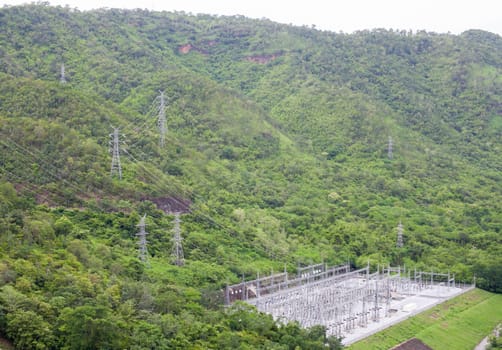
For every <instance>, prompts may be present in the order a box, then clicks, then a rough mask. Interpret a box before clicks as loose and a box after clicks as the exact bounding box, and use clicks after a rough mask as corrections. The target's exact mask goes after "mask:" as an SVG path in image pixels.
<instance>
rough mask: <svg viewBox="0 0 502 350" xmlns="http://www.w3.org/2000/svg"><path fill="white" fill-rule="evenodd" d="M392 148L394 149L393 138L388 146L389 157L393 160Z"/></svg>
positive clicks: (390, 138)
mask: <svg viewBox="0 0 502 350" xmlns="http://www.w3.org/2000/svg"><path fill="white" fill-rule="evenodd" d="M392 147H393V142H392V137H391V136H389V144H388V146H387V157H388V158H389V159H392V157H393V154H392Z"/></svg>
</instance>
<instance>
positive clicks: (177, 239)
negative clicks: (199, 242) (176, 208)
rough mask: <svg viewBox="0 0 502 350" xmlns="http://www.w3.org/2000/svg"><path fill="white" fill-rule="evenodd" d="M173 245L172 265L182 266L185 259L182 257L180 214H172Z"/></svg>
mask: <svg viewBox="0 0 502 350" xmlns="http://www.w3.org/2000/svg"><path fill="white" fill-rule="evenodd" d="M173 223H174V228H173V231H174V245H173V257H174V264H175V265H177V266H183V265H184V264H185V258H184V256H183V246H182V245H181V240H182V238H181V228H180V223H181V219H180V213H179V212H176V213H174V221H173Z"/></svg>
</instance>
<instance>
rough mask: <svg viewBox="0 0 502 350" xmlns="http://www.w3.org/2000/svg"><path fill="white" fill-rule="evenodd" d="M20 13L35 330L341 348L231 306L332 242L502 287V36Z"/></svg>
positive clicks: (5, 137) (12, 157) (5, 283)
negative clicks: (263, 280) (176, 261)
mask: <svg viewBox="0 0 502 350" xmlns="http://www.w3.org/2000/svg"><path fill="white" fill-rule="evenodd" d="M0 28H1V30H0V233H1V235H0V247H1V249H0V330H1V332H2V333H3V335H4V336H6V337H7V338H9V339H11V340H13V342H14V344H15V345H16V347H17V348H19V349H44V348H47V349H52V348H67V349H93V348H101V349H108V348H109V349H115V348H117V349H119V348H120V349H122V348H129V349H140V348H141V349H143V348H145V349H147V348H151V349H162V348H194V349H199V348H201V349H202V348H218V349H223V348H232V349H234V348H238V347H240V348H252V349H254V348H260V347H261V348H266V349H294V348H295V347H296V346H300V347H301V348H305V349H307V348H308V349H315V348H324V344H325V343H329V344H330V346H331V347H332V348H336V347H337V346H338V345H337V340H336V339H326V336H325V332H324V329H323V328H322V327H319V328H317V327H315V328H313V329H309V330H302V329H300V328H299V327H298V326H297V325H295V324H287V325H283V324H278V323H275V322H273V320H272V319H271V318H270V317H268V316H266V315H261V314H259V313H257V312H255V311H253V310H249V308H248V307H246V306H245V305H235V306H233V307H231V308H228V309H223V308H222V307H221V289H222V288H223V287H224V286H225V284H227V283H235V282H238V281H239V280H240V279H241V278H242V276H245V278H253V277H254V276H255V275H256V274H257V273H260V274H261V275H263V274H265V273H269V272H270V271H271V270H275V271H277V270H282V269H283V268H284V265H286V268H287V269H288V270H289V271H291V272H294V271H295V268H296V266H297V265H298V264H309V263H311V262H320V261H321V260H324V261H326V262H328V263H329V264H338V263H341V262H345V261H350V262H351V263H352V264H354V265H362V264H366V262H367V261H368V260H369V261H370V262H371V264H372V265H373V266H376V265H377V264H406V266H408V267H410V266H411V267H413V266H416V267H417V268H427V269H430V268H433V269H435V270H443V271H445V270H450V271H451V272H453V273H455V274H456V278H457V280H463V281H466V282H470V281H471V280H472V277H473V276H474V275H476V276H477V283H478V285H479V286H481V287H482V288H484V289H487V290H490V291H495V292H500V291H501V289H502V244H501V242H502V238H501V233H500V230H501V226H502V217H501V216H500V213H501V212H502V185H501V184H502V175H501V170H502V158H501V157H500V151H501V149H502V148H501V146H502V144H501V135H502V74H501V73H502V38H501V37H499V36H497V35H494V34H491V33H487V32H482V31H474V30H473V31H468V32H465V33H463V34H462V35H458V36H456V35H446V34H442V35H439V34H434V33H426V32H419V33H410V32H401V31H387V30H372V31H364V32H357V33H354V34H343V33H331V32H322V31H317V30H315V29H310V28H307V27H294V26H287V25H280V24H277V23H273V22H270V21H267V20H260V21H258V20H250V19H246V18H242V17H214V16H206V15H198V16H192V15H187V14H184V13H166V12H162V13H159V12H149V11H143V10H134V11H122V10H98V11H91V12H79V11H76V10H73V9H70V8H61V7H50V6H46V5H43V4H38V5H29V6H22V7H4V8H3V9H1V10H0ZM63 63H64V65H65V69H66V70H65V77H66V80H67V82H66V84H62V83H60V82H59V80H60V69H61V65H62V64H63ZM161 90H162V91H164V93H165V96H166V99H167V110H166V114H167V119H168V133H167V135H166V144H165V146H164V147H160V146H159V142H158V141H159V133H158V131H157V128H156V113H157V112H156V109H155V108H156V103H157V102H158V100H156V97H157V96H158V95H159V91H161ZM112 126H114V127H120V130H121V133H123V134H124V135H125V137H124V138H123V139H122V140H123V141H124V147H123V153H122V166H123V179H122V180H119V179H118V178H116V177H111V176H110V162H111V157H110V154H109V141H110V137H109V134H110V133H111V132H112ZM389 137H392V140H393V154H392V157H389V156H388V150H387V147H388V139H389ZM166 203H167V208H169V207H170V208H171V211H174V210H182V211H183V212H184V214H183V215H182V220H183V224H182V230H183V232H182V235H183V238H184V241H183V247H184V253H185V258H186V264H185V266H182V267H178V266H174V265H173V264H172V255H171V251H172V245H173V242H172V240H171V236H172V228H173V223H172V220H173V216H172V213H169V210H167V212H166V210H164V209H165V208H166V207H165V206H164V205H161V204H166ZM187 207H189V210H188V209H187ZM144 214H147V224H148V226H147V231H148V232H149V235H148V241H149V245H148V250H149V254H150V256H151V258H150V260H149V264H148V265H145V264H143V263H142V262H141V261H140V260H139V259H138V258H137V244H136V241H137V237H136V233H137V232H138V228H137V227H136V225H137V224H138V222H139V218H140V217H141V216H142V215H144ZM400 221H401V222H402V223H403V225H404V228H405V237H404V240H405V244H404V247H403V248H396V226H397V224H398V223H399V222H400ZM28 321H29V322H28ZM83 335H85V336H83ZM110 335H113V336H110Z"/></svg>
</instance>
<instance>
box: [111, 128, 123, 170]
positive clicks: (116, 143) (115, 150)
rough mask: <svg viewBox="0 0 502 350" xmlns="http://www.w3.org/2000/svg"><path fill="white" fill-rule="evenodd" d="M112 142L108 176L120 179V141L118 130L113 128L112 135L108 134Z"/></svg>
mask: <svg viewBox="0 0 502 350" xmlns="http://www.w3.org/2000/svg"><path fill="white" fill-rule="evenodd" d="M110 137H111V138H112V141H110V151H111V153H112V166H111V170H110V176H112V177H113V175H118V177H119V179H122V166H121V165H120V140H119V137H120V135H119V129H118V128H113V133H111V134H110Z"/></svg>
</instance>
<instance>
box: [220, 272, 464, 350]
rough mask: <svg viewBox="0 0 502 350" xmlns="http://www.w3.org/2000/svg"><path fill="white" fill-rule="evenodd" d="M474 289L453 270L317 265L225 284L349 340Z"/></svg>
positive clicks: (262, 307) (240, 296) (271, 309)
mask: <svg viewBox="0 0 502 350" xmlns="http://www.w3.org/2000/svg"><path fill="white" fill-rule="evenodd" d="M472 288H474V286H473V285H465V284H462V285H461V284H459V283H457V282H456V281H455V276H454V275H451V274H450V273H446V274H445V273H436V272H433V271H429V272H424V271H416V270H406V269H405V268H401V267H397V268H392V267H383V268H382V267H378V268H377V271H375V272H372V273H371V272H370V267H369V266H366V267H365V268H362V269H358V270H351V269H350V266H349V265H341V266H335V267H331V268H328V267H327V266H326V265H325V264H317V265H311V266H308V267H304V268H299V269H298V271H297V274H296V275H293V276H290V275H289V274H288V273H287V272H286V271H285V272H283V273H278V274H272V275H270V276H267V277H262V278H257V279H255V280H252V281H243V282H242V283H239V284H235V285H232V286H227V287H226V289H225V300H226V303H227V304H230V303H232V302H235V301H237V300H241V301H245V302H247V303H249V304H252V305H254V306H256V308H257V309H258V310H259V311H262V312H265V313H268V314H270V315H272V316H273V317H274V319H276V320H279V321H282V322H284V323H287V322H290V321H297V322H298V323H299V324H300V325H301V326H302V327H312V326H315V325H323V326H325V327H326V329H327V335H334V336H336V337H339V338H342V342H343V343H344V344H345V345H348V344H351V343H353V342H355V341H357V340H360V339H363V338H365V337H367V336H369V335H371V334H373V333H376V332H378V331H380V330H382V329H384V328H386V327H388V326H390V325H392V324H395V323H397V322H400V321H402V320H404V319H406V318H408V317H410V316H412V315H415V314H417V313H419V312H421V311H424V310H426V309H428V308H430V307H433V306H434V305H437V304H439V303H442V302H443V301H445V300H448V299H450V298H452V297H454V296H456V295H459V294H462V293H464V292H466V291H468V290H470V289H472Z"/></svg>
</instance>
